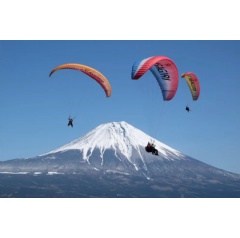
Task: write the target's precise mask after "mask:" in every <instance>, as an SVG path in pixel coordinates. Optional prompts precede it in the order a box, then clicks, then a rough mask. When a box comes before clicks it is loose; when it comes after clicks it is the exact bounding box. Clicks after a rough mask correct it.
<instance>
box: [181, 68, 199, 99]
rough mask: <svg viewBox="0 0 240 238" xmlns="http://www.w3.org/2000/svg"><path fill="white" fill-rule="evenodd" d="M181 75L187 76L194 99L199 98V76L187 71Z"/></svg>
mask: <svg viewBox="0 0 240 238" xmlns="http://www.w3.org/2000/svg"><path fill="white" fill-rule="evenodd" d="M181 77H182V78H185V80H186V82H187V84H188V86H189V89H190V91H191V94H192V99H193V100H194V101H196V100H198V98H199V95H200V84H199V80H198V77H197V76H196V75H195V74H194V73H192V72H187V73H185V74H182V75H181Z"/></svg>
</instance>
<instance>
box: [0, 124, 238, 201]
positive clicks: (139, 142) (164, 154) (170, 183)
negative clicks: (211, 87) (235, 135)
mask: <svg viewBox="0 0 240 238" xmlns="http://www.w3.org/2000/svg"><path fill="white" fill-rule="evenodd" d="M149 141H152V142H154V144H155V146H156V147H155V148H156V149H157V150H158V153H159V155H158V156H157V155H153V154H152V153H147V152H146V150H145V146H146V145H147V143H148V142H149ZM49 175H52V176H49ZM2 176H3V177H2ZM6 176H8V177H6ZM16 176H17V177H18V186H17V187H18V189H20V188H22V187H21V186H23V184H22V183H23V181H22V180H24V181H25V179H26V176H27V177H29V178H31V179H30V181H32V183H33V184H35V185H33V184H32V185H31V186H32V187H35V186H36V184H40V185H41V187H42V188H44V189H43V190H41V194H39V193H38V192H39V191H38V190H37V191H36V190H34V191H35V193H33V194H35V195H32V193H29V192H28V193H27V194H28V195H27V196H30V197H31V196H33V197H46V196H50V197H119V196H120V197H240V189H239V187H240V175H238V174H234V173H230V172H227V171H224V170H221V169H217V168H215V167H213V166H210V165H207V164H205V163H203V162H200V161H198V160H195V159H193V158H191V157H189V156H187V155H184V154H183V153H181V152H179V151H177V150H175V149H173V148H171V147H169V146H167V145H165V144H163V143H161V142H160V141H157V140H154V138H151V136H149V135H147V134H145V133H144V132H142V131H141V130H139V129H137V128H135V127H133V126H131V125H129V124H128V123H126V122H124V121H122V122H110V123H106V124H102V125H99V126H98V127H96V128H95V129H93V130H91V131H90V132H89V133H87V134H85V135H83V136H82V137H80V138H78V139H76V140H74V141H72V142H70V143H68V144H66V145H64V146H62V147H60V148H58V149H55V150H52V151H50V152H48V153H45V154H42V155H39V156H37V157H34V158H28V159H15V160H9V161H4V162H0V180H1V179H4V183H5V184H6V182H9V181H8V180H10V181H12V180H11V179H13V178H16ZM21 181H22V182H21ZM0 184H3V183H0ZM1 186H3V185H0V190H1V191H3V190H2V189H3V187H2V188H1ZM24 186H26V185H24ZM32 187H31V189H32ZM50 188H54V191H52V190H51V189H50ZM9 189H10V188H9ZM14 189H16V188H12V190H14ZM10 190H11V189H10ZM12 190H11V194H13V191H12ZM20 191H21V189H20ZM31 191H32V190H31ZM46 191H47V192H46ZM46 193H47V195H46ZM15 194H18V195H16V196H20V197H21V196H22V197H24V196H26V195H23V194H22V193H21V192H19V190H18V193H16V192H15ZM29 194H30V195H29ZM49 194H50V195H49ZM0 196H1V194H0Z"/></svg>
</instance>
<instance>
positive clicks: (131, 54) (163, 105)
mask: <svg viewBox="0 0 240 238" xmlns="http://www.w3.org/2000/svg"><path fill="white" fill-rule="evenodd" d="M0 55H1V58H0V79H1V80H0V83H1V84H0V88H1V93H0V106H1V118H0V125H1V126H0V130H1V136H0V146H1V148H0V160H8V159H14V158H22V157H33V156H37V155H39V154H41V153H45V152H48V151H50V150H52V149H55V148H57V147H59V146H62V145H64V144H66V143H68V142H70V141H72V140H74V139H76V138H78V137H80V136H82V135H83V134H84V133H86V132H88V131H89V130H91V129H93V128H95V127H96V126H98V125H99V124H101V123H106V122H111V121H122V120H124V121H126V122H128V123H129V124H131V125H133V126H135V127H137V128H139V129H141V130H142V131H144V132H146V133H147V134H149V135H150V136H152V137H154V138H156V139H158V140H159V141H161V142H163V143H165V144H167V145H169V146H171V147H173V148H175V149H177V150H179V151H181V152H183V153H185V154H187V155H189V156H191V157H193V158H195V159H198V160H200V161H203V162H206V163H208V164H210V165H213V166H216V167H218V168H222V169H225V170H228V171H232V172H237V173H240V162H239V154H240V146H239V142H240V134H239V131H240V123H239V122H240V107H239V104H240V94H239V88H240V76H239V72H238V71H239V65H240V41H203V40H200V41H186V40H182V41H177V40H172V41H165V40H154V41H145V40H142V41H141V40H139V41H135V40H132V41H129V40H126V41H124V40H119V41H118V40H115V41H111V40H110V41H107V40H102V41H98V40H90V41H88V40H85V41H84V40H79V41H60V40H59V41H55V40H52V41H43V40H40V41H38V40H36V41H18V40H13V41H0ZM154 55H164V56H167V57H169V58H171V59H172V60H173V61H174V62H175V63H176V65H177V67H178V70H179V74H181V73H184V72H187V71H192V72H195V73H196V75H197V76H198V77H199V80H200V84H201V94H200V97H199V100H198V101H195V102H193V101H192V98H191V94H190V91H189V88H188V86H187V84H186V82H185V81H184V79H181V78H180V81H179V88H178V91H177V93H176V95H175V97H174V98H173V99H172V100H171V101H169V102H164V101H163V100H162V95H161V91H160V88H159V86H158V84H157V81H156V80H155V78H154V77H153V75H152V73H151V72H147V73H146V74H145V75H144V76H143V77H142V78H140V79H139V80H138V81H133V80H132V79H131V67H132V65H133V63H134V62H135V61H136V60H139V59H143V58H147V57H150V56H154ZM70 62H73V63H80V64H85V65H88V66H91V67H93V68H95V69H97V70H99V71H100V72H101V73H102V74H104V75H105V76H106V78H107V79H108V80H109V82H110V84H111V86H112V96H111V97H110V98H106V96H105V94H104V91H103V90H102V88H101V87H100V86H99V84H97V83H96V82H95V81H94V80H92V79H91V78H89V77H88V76H86V75H85V74H83V73H81V72H78V71H74V70H61V71H58V72H56V73H54V74H53V75H52V77H51V78H49V76H48V75H49V73H50V71H51V70H52V69H53V68H54V67H56V66H58V65H60V64H62V63H70ZM187 104H188V105H189V106H190V108H191V109H192V111H191V112H190V113H187V112H186V111H185V106H186V105H187ZM69 115H71V116H76V118H75V123H74V128H73V129H72V128H68V127H67V118H68V116H69Z"/></svg>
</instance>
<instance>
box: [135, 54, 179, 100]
mask: <svg viewBox="0 0 240 238" xmlns="http://www.w3.org/2000/svg"><path fill="white" fill-rule="evenodd" d="M148 70H150V71H151V72H152V73H153V75H154V76H155V78H156V80H157V82H158V84H159V86H160V88H161V90H162V96H163V100H165V101H169V100H171V99H172V98H173V97H174V95H175V93H176V91H177V88H178V81H179V79H178V70H177V67H176V65H175V63H174V62H173V61H172V60H171V59H169V58H168V57H166V56H152V57H149V58H146V59H143V60H140V61H136V62H135V63H134V64H133V66H132V79H135V80H137V79H139V78H140V77H142V76H143V75H144V74H145V73H146V72H147V71H148Z"/></svg>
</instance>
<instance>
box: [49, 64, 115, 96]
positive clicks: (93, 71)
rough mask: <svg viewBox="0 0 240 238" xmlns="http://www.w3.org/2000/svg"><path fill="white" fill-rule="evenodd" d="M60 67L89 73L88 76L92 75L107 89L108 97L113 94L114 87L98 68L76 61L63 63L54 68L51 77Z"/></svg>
mask: <svg viewBox="0 0 240 238" xmlns="http://www.w3.org/2000/svg"><path fill="white" fill-rule="evenodd" d="M60 69H74V70H79V71H81V72H83V73H85V74H87V75H88V76H90V77H91V78H93V79H94V80H96V81H97V82H98V83H99V84H100V86H101V87H102V88H103V90H104V91H105V94H106V96H107V97H110V96H111V94H112V88H111V85H110V83H109V81H108V80H107V78H106V77H105V76H104V75H103V74H101V73H100V72H99V71H97V70H96V69H94V68H91V67H89V66H86V65H83V64H75V63H69V64H62V65H59V66H57V67H56V68H54V69H53V70H52V71H51V72H50V74H49V77H51V75H52V74H53V73H54V72H56V71H57V70H60Z"/></svg>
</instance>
